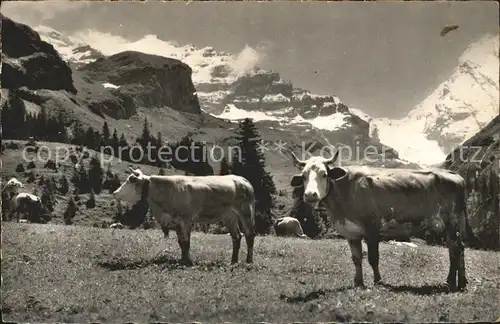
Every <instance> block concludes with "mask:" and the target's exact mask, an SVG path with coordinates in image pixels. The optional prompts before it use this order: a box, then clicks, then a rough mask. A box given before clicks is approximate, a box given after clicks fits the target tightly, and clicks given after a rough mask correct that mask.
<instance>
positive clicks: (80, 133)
mask: <svg viewBox="0 0 500 324" xmlns="http://www.w3.org/2000/svg"><path fill="white" fill-rule="evenodd" d="M72 131H73V136H72V139H71V143H72V144H75V145H85V141H86V134H85V130H84V129H83V126H82V123H81V122H80V121H76V122H75V123H74V124H73V130H72Z"/></svg>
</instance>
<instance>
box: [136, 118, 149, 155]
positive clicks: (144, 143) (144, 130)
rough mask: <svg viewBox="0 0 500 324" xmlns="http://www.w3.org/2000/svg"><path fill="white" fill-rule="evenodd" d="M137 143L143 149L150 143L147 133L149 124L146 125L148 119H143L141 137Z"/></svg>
mask: <svg viewBox="0 0 500 324" xmlns="http://www.w3.org/2000/svg"><path fill="white" fill-rule="evenodd" d="M137 142H138V143H139V145H141V147H142V148H143V149H146V146H147V145H148V143H150V142H151V133H150V131H149V124H148V118H147V117H144V125H143V127H142V134H141V137H139V138H138V139H137Z"/></svg>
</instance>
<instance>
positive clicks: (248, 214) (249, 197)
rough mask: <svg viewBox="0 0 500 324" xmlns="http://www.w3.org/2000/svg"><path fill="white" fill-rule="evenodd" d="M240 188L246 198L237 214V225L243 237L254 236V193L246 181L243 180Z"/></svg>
mask: <svg viewBox="0 0 500 324" xmlns="http://www.w3.org/2000/svg"><path fill="white" fill-rule="evenodd" d="M240 188H242V189H243V191H244V193H243V194H244V195H245V197H246V199H245V202H244V203H243V205H242V206H241V209H242V210H241V213H239V217H240V219H239V223H240V224H241V225H240V227H243V228H242V229H243V231H244V234H245V236H250V235H251V236H255V234H256V233H255V192H254V189H253V187H252V185H251V184H250V182H248V181H247V180H246V179H245V180H244V186H241V187H240Z"/></svg>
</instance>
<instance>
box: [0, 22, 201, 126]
mask: <svg viewBox="0 0 500 324" xmlns="http://www.w3.org/2000/svg"><path fill="white" fill-rule="evenodd" d="M41 30H42V32H43V33H44V37H43V38H44V39H49V40H51V41H53V42H54V44H55V45H56V46H57V47H58V49H61V48H60V46H61V44H67V42H71V40H70V39H69V38H68V37H65V36H63V35H61V34H60V33H58V32H56V31H54V30H52V29H50V28H41ZM2 34H3V39H2V43H3V48H2V63H3V67H2V80H1V81H2V88H3V89H11V90H13V89H16V91H15V92H10V94H9V96H12V95H16V96H19V97H21V99H23V100H24V101H25V104H26V105H28V106H29V107H30V109H29V110H31V111H32V112H35V113H36V112H37V111H40V109H41V107H46V108H47V111H48V112H49V113H50V111H51V110H54V109H63V110H66V111H67V112H68V114H71V113H72V112H74V111H75V110H79V109H82V108H84V109H85V108H87V109H89V110H90V111H92V112H93V113H96V114H97V115H99V116H101V117H104V115H108V116H110V117H113V118H129V117H131V116H134V115H135V114H137V111H138V109H139V108H141V107H148V108H155V107H158V108H161V107H168V108H170V109H173V110H177V111H179V112H188V113H194V114H200V113H201V110H200V106H199V103H198V99H197V97H196V94H195V92H196V90H195V88H194V85H193V83H192V81H191V73H192V71H191V68H190V67H189V66H188V65H186V64H184V63H182V62H180V61H178V60H175V59H169V58H165V57H160V56H156V55H149V54H144V53H139V52H133V51H128V52H122V53H118V54H116V55H112V56H110V57H104V56H103V55H102V54H101V53H100V52H99V51H97V50H95V49H93V48H92V47H90V46H88V45H85V44H81V43H71V44H72V46H73V47H72V48H67V47H62V51H61V52H62V53H64V54H63V57H64V58H65V59H67V62H66V61H64V60H63V57H61V55H59V53H58V51H56V50H55V49H54V46H52V45H51V44H49V43H47V42H45V41H44V40H42V38H41V37H40V36H39V34H38V33H37V32H36V31H34V30H32V29H31V28H30V27H28V26H26V25H23V24H19V23H16V22H14V21H12V20H11V19H9V18H7V17H4V16H2ZM68 58H70V59H68ZM72 68H73V70H72ZM8 102H9V100H5V101H4V104H8Z"/></svg>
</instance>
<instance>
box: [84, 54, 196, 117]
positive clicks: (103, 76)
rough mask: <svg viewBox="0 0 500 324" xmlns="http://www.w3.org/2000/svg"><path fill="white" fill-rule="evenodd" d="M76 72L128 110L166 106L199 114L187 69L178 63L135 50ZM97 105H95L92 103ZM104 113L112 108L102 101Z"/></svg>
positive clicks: (127, 115)
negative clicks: (101, 88)
mask: <svg viewBox="0 0 500 324" xmlns="http://www.w3.org/2000/svg"><path fill="white" fill-rule="evenodd" d="M79 71H80V72H81V75H82V77H83V78H85V79H86V80H92V82H94V83H100V84H101V85H102V86H103V87H104V88H106V89H107V91H110V92H112V93H113V94H114V95H115V96H117V97H119V98H121V99H122V100H123V101H124V102H128V103H129V104H128V105H127V106H130V107H132V106H133V107H164V106H167V107H170V108H172V109H174V110H178V111H182V112H188V113H196V114H199V113H200V112H201V110H200V105H199V103H198V98H197V96H196V89H195V88H194V85H193V82H192V81H191V74H192V71H191V68H190V67H189V66H188V65H186V64H184V63H182V62H181V61H178V60H174V59H170V58H166V57H161V56H157V55H148V54H144V53H140V52H135V51H127V52H121V53H118V54H116V55H112V56H110V57H107V58H101V59H98V60H96V61H95V62H92V63H90V64H87V65H84V66H82V67H81V68H80V69H79ZM93 104H94V105H97V103H93ZM102 104H103V106H104V107H106V108H107V109H106V110H105V112H106V113H107V114H110V115H112V116H113V115H117V116H116V117H130V116H131V115H133V114H134V113H135V111H134V110H132V111H131V110H130V109H125V111H124V114H123V115H121V116H120V115H118V114H113V109H112V108H113V106H109V105H108V104H107V101H104V102H103V103H102Z"/></svg>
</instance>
